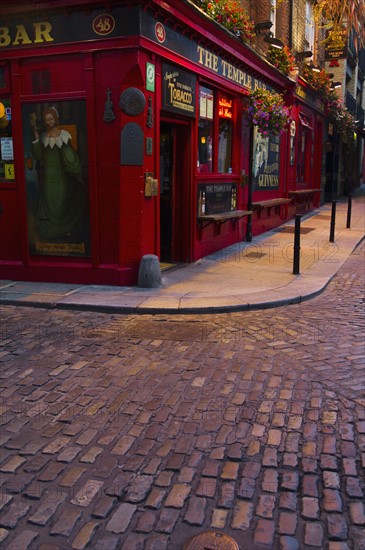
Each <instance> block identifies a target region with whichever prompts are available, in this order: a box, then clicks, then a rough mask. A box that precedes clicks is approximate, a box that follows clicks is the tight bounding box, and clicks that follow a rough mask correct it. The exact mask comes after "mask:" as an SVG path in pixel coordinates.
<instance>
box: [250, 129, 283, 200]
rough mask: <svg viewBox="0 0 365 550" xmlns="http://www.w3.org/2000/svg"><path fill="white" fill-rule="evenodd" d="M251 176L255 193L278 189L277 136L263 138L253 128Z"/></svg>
mask: <svg viewBox="0 0 365 550" xmlns="http://www.w3.org/2000/svg"><path fill="white" fill-rule="evenodd" d="M253 132H254V134H253V159H252V176H253V182H254V189H255V191H270V190H271V189H277V188H278V187H279V158H280V154H279V153H280V140H279V136H273V135H272V136H270V137H263V136H262V135H261V134H260V132H258V131H257V127H256V126H254V128H253Z"/></svg>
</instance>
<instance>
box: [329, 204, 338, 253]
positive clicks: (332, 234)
mask: <svg viewBox="0 0 365 550" xmlns="http://www.w3.org/2000/svg"><path fill="white" fill-rule="evenodd" d="M336 204H337V201H332V211H331V228H330V243H334V242H335V225H336Z"/></svg>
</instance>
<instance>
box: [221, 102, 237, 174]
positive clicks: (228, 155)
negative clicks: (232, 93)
mask: <svg viewBox="0 0 365 550" xmlns="http://www.w3.org/2000/svg"><path fill="white" fill-rule="evenodd" d="M218 106H219V113H218V114H219V130H218V172H220V173H224V174H227V173H228V174H229V173H231V172H232V116H233V110H232V109H233V100H232V99H230V98H228V97H226V96H223V95H220V96H219V99H218Z"/></svg>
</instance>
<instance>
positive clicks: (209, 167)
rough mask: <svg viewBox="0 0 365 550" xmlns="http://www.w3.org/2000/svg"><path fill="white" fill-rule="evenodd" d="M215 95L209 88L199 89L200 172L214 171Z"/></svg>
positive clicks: (202, 87)
mask: <svg viewBox="0 0 365 550" xmlns="http://www.w3.org/2000/svg"><path fill="white" fill-rule="evenodd" d="M213 115H214V95H213V91H212V90H210V89H209V88H205V87H204V86H201V88H200V90H199V125H198V167H197V169H198V172H200V173H207V172H212V171H213Z"/></svg>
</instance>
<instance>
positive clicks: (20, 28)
mask: <svg viewBox="0 0 365 550" xmlns="http://www.w3.org/2000/svg"><path fill="white" fill-rule="evenodd" d="M31 43H32V41H31V39H30V38H29V36H28V34H27V31H26V30H25V27H24V25H17V26H16V35H15V39H14V42H13V46H18V45H19V44H31Z"/></svg>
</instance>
